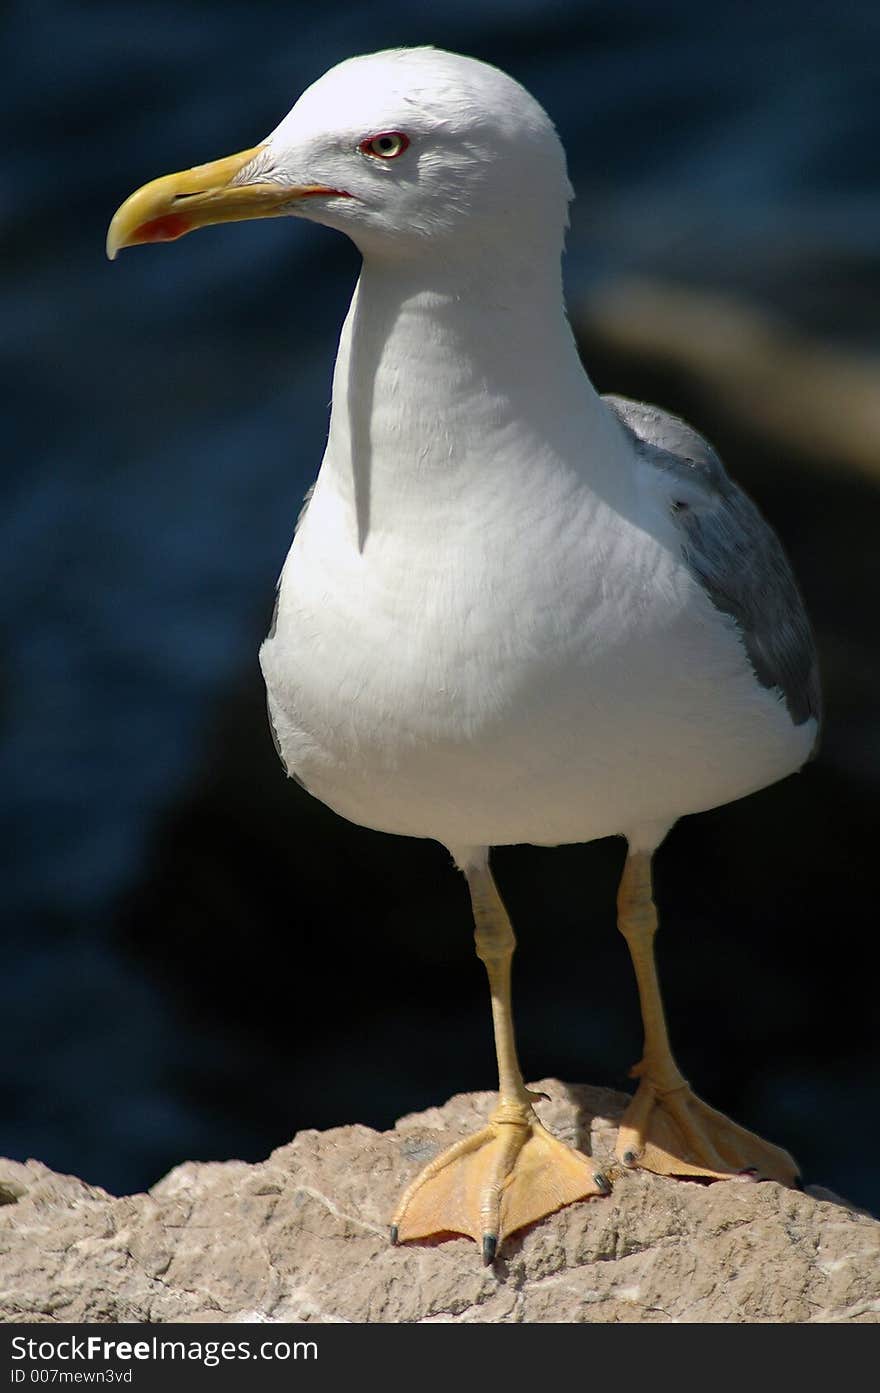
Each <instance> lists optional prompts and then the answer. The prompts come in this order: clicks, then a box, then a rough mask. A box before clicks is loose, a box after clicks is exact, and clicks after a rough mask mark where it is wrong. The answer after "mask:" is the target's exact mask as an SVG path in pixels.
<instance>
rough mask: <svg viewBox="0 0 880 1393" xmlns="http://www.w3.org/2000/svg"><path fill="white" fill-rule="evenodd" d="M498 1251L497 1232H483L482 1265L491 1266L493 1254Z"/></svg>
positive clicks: (493, 1258)
mask: <svg viewBox="0 0 880 1393" xmlns="http://www.w3.org/2000/svg"><path fill="white" fill-rule="evenodd" d="M497 1251H498V1235H497V1233H484V1234H483V1266H484V1267H491V1265H492V1263H493V1262H494V1261H495V1254H496V1252H497Z"/></svg>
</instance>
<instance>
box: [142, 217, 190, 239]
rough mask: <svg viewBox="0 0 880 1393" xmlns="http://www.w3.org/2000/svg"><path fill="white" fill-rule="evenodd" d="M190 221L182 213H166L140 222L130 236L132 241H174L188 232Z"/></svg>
mask: <svg viewBox="0 0 880 1393" xmlns="http://www.w3.org/2000/svg"><path fill="white" fill-rule="evenodd" d="M191 228H192V223H191V222H190V220H189V218H185V217H184V216H183V214H182V213H166V214H165V216H164V217H162V218H152V219H151V221H150V222H145V223H141V225H140V227H139V228H138V229H137V231H136V232H135V234H134V236H133V237H132V239H131V240H132V241H133V242H174V241H176V240H177V238H178V237H182V236H183V234H184V233H185V232H189V231H190V229H191Z"/></svg>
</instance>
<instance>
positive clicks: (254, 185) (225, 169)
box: [107, 145, 345, 261]
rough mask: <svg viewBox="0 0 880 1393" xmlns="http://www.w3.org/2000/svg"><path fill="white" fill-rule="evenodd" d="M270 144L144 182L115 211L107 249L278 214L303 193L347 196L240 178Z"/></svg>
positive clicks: (320, 187) (166, 239)
mask: <svg viewBox="0 0 880 1393" xmlns="http://www.w3.org/2000/svg"><path fill="white" fill-rule="evenodd" d="M263 149H265V146H262V145H255V146H254V148H253V149H252V150H242V151H241V152H240V153H239V154H237V155H227V156H226V158H225V159H222V160H214V161H213V163H211V164H199V165H196V166H195V168H194V169H185V170H183V171H182V172H181V173H180V174H166V175H164V176H163V177H162V178H161V179H154V180H153V181H152V183H149V184H144V186H143V188H140V189H138V190H137V191H136V192H135V193H133V194H132V195H131V197H130V198H127V199H126V200H125V202H124V203H123V204H122V207H121V208H119V209H118V210H117V212H116V213H115V214H114V217H113V221H112V222H111V224H110V227H109V229H108V232H107V255H108V257H109V258H110V260H111V261H113V260H115V258H116V255H117V253H118V252H120V251H121V250H122V248H123V247H133V246H136V245H137V244H138V243H140V242H173V241H175V240H176V238H178V237H183V236H184V234H185V233H187V232H192V230H193V228H196V227H208V226H209V225H210V224H211V223H220V222H238V221H240V220H241V219H242V218H277V217H280V216H281V215H282V214H283V213H285V212H286V211H287V210H288V208H289V207H290V205H291V203H295V202H296V200H297V199H300V198H307V197H310V196H312V195H315V194H328V195H331V196H336V197H345V195H344V194H343V193H342V191H341V190H337V189H328V188H325V187H324V186H323V185H320V184H308V185H301V186H297V187H291V186H290V185H284V184H278V183H273V182H272V181H271V180H260V177H259V175H260V171H259V164H258V165H257V168H256V169H255V171H254V178H253V179H252V180H248V181H247V182H242V183H238V184H237V183H235V182H234V181H235V177H236V175H237V174H239V173H240V172H241V171H242V170H243V169H244V168H245V167H246V166H247V165H249V164H250V163H251V161H252V160H255V159H256V158H257V156H258V155H259V154H260V152H261V151H262V150H263Z"/></svg>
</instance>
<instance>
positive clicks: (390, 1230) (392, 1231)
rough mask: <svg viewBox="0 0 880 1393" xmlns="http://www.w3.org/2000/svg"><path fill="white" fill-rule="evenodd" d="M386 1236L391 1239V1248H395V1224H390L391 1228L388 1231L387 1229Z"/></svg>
mask: <svg viewBox="0 0 880 1393" xmlns="http://www.w3.org/2000/svg"><path fill="white" fill-rule="evenodd" d="M388 1237H389V1238H390V1239H391V1246H392V1248H396V1247H397V1225H396V1224H392V1225H391V1228H390V1229H389V1231H388Z"/></svg>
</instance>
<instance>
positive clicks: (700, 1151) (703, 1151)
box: [616, 852, 798, 1185]
mask: <svg viewBox="0 0 880 1393" xmlns="http://www.w3.org/2000/svg"><path fill="white" fill-rule="evenodd" d="M617 925H618V928H619V929H620V932H621V933H622V934H623V936H624V938H625V939H626V941H627V944H628V945H629V951H630V956H631V957H632V962H633V967H634V969H635V974H636V981H637V983H638V988H639V1000H640V1002H641V1007H642V1023H643V1025H644V1030H645V1046H644V1054H643V1057H642V1060H641V1062H640V1063H639V1064H637V1065H636V1066H635V1068H634V1069H633V1070H632V1071H631V1072H632V1075H633V1077H635V1078H638V1079H639V1080H640V1082H639V1086H638V1090H637V1092H636V1095H635V1097H634V1098H633V1100H632V1102H631V1103H630V1105H629V1107H628V1108H627V1110H626V1112H625V1113H624V1116H623V1119H622V1121H621V1124H620V1131H619V1133H618V1139H617V1148H616V1152H617V1157H618V1159H619V1160H620V1161H622V1162H623V1164H624V1165H626V1166H640V1167H641V1168H642V1169H644V1170H649V1171H655V1172H656V1173H657V1174H659V1175H679V1176H704V1177H705V1178H707V1179H710V1180H725V1179H730V1178H731V1177H732V1176H738V1175H739V1176H749V1177H756V1178H758V1179H761V1180H780V1181H782V1183H783V1184H784V1185H791V1184H793V1183H794V1182H795V1181H796V1179H797V1174H798V1168H797V1166H796V1165H795V1163H794V1161H793V1160H792V1158H791V1156H789V1154H788V1152H787V1151H783V1150H782V1149H781V1147H778V1146H773V1145H772V1143H770V1142H766V1141H762V1140H761V1138H760V1137H758V1136H756V1135H755V1133H754V1132H749V1131H747V1130H746V1129H745V1128H744V1127H740V1126H738V1125H737V1124H736V1123H735V1122H732V1121H731V1120H730V1118H729V1117H725V1116H724V1114H723V1113H720V1112H716V1111H715V1109H714V1108H710V1107H708V1105H707V1104H706V1103H704V1102H702V1101H701V1100H700V1099H699V1098H698V1097H697V1096H696V1094H695V1093H694V1092H693V1091H692V1089H691V1087H690V1085H689V1084H688V1082H687V1080H686V1079H685V1078H684V1077H683V1076H682V1074H681V1072H680V1070H679V1068H678V1065H677V1064H676V1062H675V1059H674V1058H673V1055H672V1049H671V1047H670V1044H669V1036H668V1034H667V1030H666V1018H665V1015H664V1011H663V1002H662V999H661V996H660V984H659V982H658V980H657V967H656V963H655V961H654V934H655V932H656V929H657V911H656V909H655V907H654V900H653V897H652V893H651V856H650V853H647V852H635V853H631V854H630V855H629V856H628V857H627V861H626V865H625V867H624V871H623V878H622V880H621V882H620V889H619V891H618V896H617Z"/></svg>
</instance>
